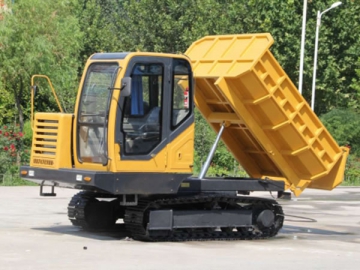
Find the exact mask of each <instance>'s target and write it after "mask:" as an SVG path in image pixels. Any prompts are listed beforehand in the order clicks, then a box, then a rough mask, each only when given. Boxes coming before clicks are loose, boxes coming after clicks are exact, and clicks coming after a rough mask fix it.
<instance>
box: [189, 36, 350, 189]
mask: <svg viewBox="0 0 360 270" xmlns="http://www.w3.org/2000/svg"><path fill="white" fill-rule="evenodd" d="M272 43H273V38H272V37H271V35H270V34H246V35H224V36H207V37H204V38H202V39H200V40H198V41H196V42H194V43H193V44H192V45H191V46H190V47H189V49H188V50H187V51H186V55H188V56H189V57H190V59H191V61H192V64H193V69H194V76H195V81H196V90H195V103H196V105H197V107H198V109H199V110H200V111H201V113H202V115H203V116H204V117H205V119H206V120H207V121H208V123H209V124H210V125H211V126H212V127H213V129H214V130H215V131H219V129H220V124H221V123H222V122H224V121H225V123H226V128H225V131H224V133H223V135H222V140H223V141H224V143H225V144H226V145H227V147H228V149H229V151H231V152H232V154H233V155H234V157H235V158H236V159H237V160H238V162H239V163H240V164H241V165H242V167H243V168H244V169H245V170H246V171H247V173H248V174H249V176H251V177H256V178H266V177H269V178H272V179H279V180H284V181H285V183H286V185H287V187H288V188H290V189H291V190H292V191H293V192H294V193H295V194H296V195H299V194H300V193H301V192H302V191H303V190H304V189H305V188H306V187H310V188H319V189H333V188H334V187H336V186H337V185H338V184H340V183H341V182H342V180H343V176H344V170H345V163H346V158H347V156H348V153H349V151H348V149H347V148H342V147H339V146H338V145H337V143H336V142H335V140H334V139H333V138H332V136H331V135H330V133H329V132H328V131H327V130H326V128H325V127H324V126H323V124H322V123H321V121H320V120H319V119H318V117H317V116H316V115H315V113H314V112H313V111H312V110H311V108H310V107H309V105H308V103H307V102H306V100H305V99H304V98H303V97H302V96H301V95H300V94H299V92H298V90H297V88H296V87H295V86H294V84H293V83H292V82H291V80H290V78H289V77H288V76H287V74H286V73H285V71H284V70H283V69H282V68H281V66H280V65H279V63H278V62H277V61H276V59H275V58H274V56H273V55H272V53H271V52H270V51H269V48H270V46H271V45H272Z"/></svg>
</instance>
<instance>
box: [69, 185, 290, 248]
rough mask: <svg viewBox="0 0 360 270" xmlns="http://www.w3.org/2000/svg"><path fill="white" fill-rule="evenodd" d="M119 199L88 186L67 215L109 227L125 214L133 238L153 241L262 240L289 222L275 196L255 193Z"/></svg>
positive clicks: (79, 222)
mask: <svg viewBox="0 0 360 270" xmlns="http://www.w3.org/2000/svg"><path fill="white" fill-rule="evenodd" d="M120 201H121V200H120V198H110V195H106V194H98V193H95V192H84V191H83V192H80V193H78V194H76V195H75V196H74V197H73V198H72V200H71V201H70V203H69V206H68V216H69V219H70V221H71V222H72V224H73V225H75V226H79V227H81V228H82V229H84V230H107V229H110V228H111V227H113V226H114V225H115V223H116V221H117V220H118V219H123V222H124V224H125V227H126V230H127V231H128V233H129V236H130V237H132V238H133V239H135V240H141V241H151V242H154V241H191V240H251V239H263V238H269V237H273V236H275V235H276V234H277V233H278V231H279V230H280V229H281V227H282V225H283V221H284V215H283V211H282V208H281V206H280V205H279V204H278V203H277V202H276V201H275V200H272V199H266V198H256V197H250V196H236V195H229V194H221V193H208V194H206V193H202V194H196V195H183V196H143V197H140V198H139V199H138V202H137V205H133V206H121V205H120Z"/></svg>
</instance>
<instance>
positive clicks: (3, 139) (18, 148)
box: [0, 126, 28, 174]
mask: <svg viewBox="0 0 360 270" xmlns="http://www.w3.org/2000/svg"><path fill="white" fill-rule="evenodd" d="M22 137H23V133H22V132H21V131H19V128H18V127H13V126H3V127H2V128H1V129H0V174H4V173H6V172H10V173H15V172H16V171H17V165H19V163H20V161H21V160H25V159H27V156H28V155H27V151H25V149H24V144H23V141H22ZM27 160H28V159H27Z"/></svg>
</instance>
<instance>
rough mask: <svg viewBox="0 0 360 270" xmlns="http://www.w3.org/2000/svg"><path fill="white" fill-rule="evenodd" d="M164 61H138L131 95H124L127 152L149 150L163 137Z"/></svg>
mask: <svg viewBox="0 0 360 270" xmlns="http://www.w3.org/2000/svg"><path fill="white" fill-rule="evenodd" d="M163 71H164V68H163V66H162V64H152V63H151V64H149V63H144V64H141V63H139V64H136V65H135V66H134V68H133V70H132V73H131V78H132V79H131V84H132V85H131V96H129V97H127V98H126V99H125V104H124V110H123V121H122V131H123V133H124V135H125V136H124V140H125V142H124V146H125V154H128V155H139V154H148V153H150V152H151V151H152V150H153V149H154V148H155V147H156V146H157V145H158V144H159V143H160V141H161V99H162V92H163V77H164V76H163V73H164V72H163Z"/></svg>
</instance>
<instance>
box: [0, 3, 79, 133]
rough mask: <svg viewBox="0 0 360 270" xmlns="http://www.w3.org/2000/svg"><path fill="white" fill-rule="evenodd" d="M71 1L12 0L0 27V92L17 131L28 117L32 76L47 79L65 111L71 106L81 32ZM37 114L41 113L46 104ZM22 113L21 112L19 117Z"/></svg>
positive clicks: (44, 109) (46, 106)
mask: <svg viewBox="0 0 360 270" xmlns="http://www.w3.org/2000/svg"><path fill="white" fill-rule="evenodd" d="M73 6H74V5H73V2H72V1H70V0H68V1H66V0H64V1H60V0H59V1H51V2H49V1H45V2H44V1H38V0H18V1H16V2H15V4H13V5H12V6H11V8H12V12H11V13H6V14H4V18H3V21H1V22H0V36H1V37H2V40H1V46H0V89H4V90H6V91H7V92H9V93H11V95H12V97H13V98H14V101H15V102H13V104H14V103H15V104H16V106H17V110H18V116H19V122H20V125H21V128H22V127H23V123H24V115H25V117H28V116H29V115H30V114H29V93H30V91H29V82H30V77H31V75H33V74H46V75H49V76H50V77H51V78H52V80H53V82H54V84H55V85H56V86H57V87H58V89H59V90H58V91H59V92H60V94H61V96H63V97H66V98H64V99H63V102H64V103H65V104H64V105H65V107H72V106H73V99H69V98H68V97H69V96H70V93H71V96H73V95H74V93H75V89H76V88H75V85H76V84H75V82H76V81H77V67H78V65H79V62H78V60H77V59H78V52H79V49H80V46H81V36H82V35H81V33H80V31H79V27H78V21H77V19H76V17H75V16H74V15H73V14H72V13H73V9H72V8H73ZM41 105H43V107H41V108H39V109H40V110H43V111H46V109H47V108H48V105H47V104H41ZM23 110H24V111H25V113H23Z"/></svg>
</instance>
